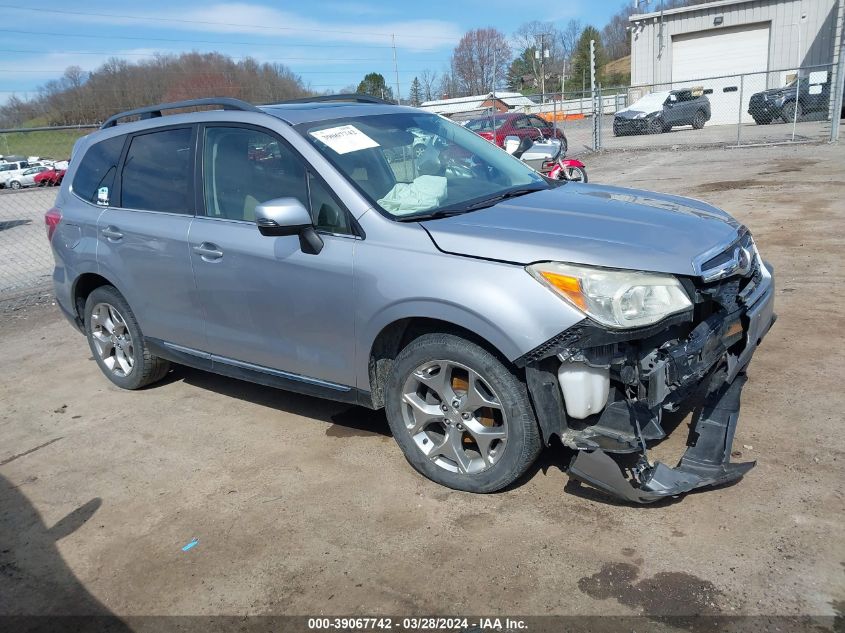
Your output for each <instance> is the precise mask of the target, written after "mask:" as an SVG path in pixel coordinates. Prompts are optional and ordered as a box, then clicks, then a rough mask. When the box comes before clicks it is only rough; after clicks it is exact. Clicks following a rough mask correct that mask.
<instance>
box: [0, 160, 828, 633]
mask: <svg viewBox="0 0 845 633" xmlns="http://www.w3.org/2000/svg"><path fill="white" fill-rule="evenodd" d="M587 163H588V169H589V171H590V177H591V181H594V182H599V183H614V184H625V185H630V186H634V187H642V188H650V189H656V190H661V191H667V192H672V193H679V194H684V195H691V196H693V197H697V198H702V199H705V200H707V201H709V202H712V203H715V204H717V205H719V206H722V207H724V208H726V209H728V210H730V211H732V212H733V213H734V214H735V215H736V216H737V217H738V218H739V219H740V220H741V221H743V222H745V223H747V224H748V225H749V226H750V227H751V228H752V230H753V231H754V233H755V236H756V239H757V242H758V244H759V246H760V249H761V251H762V252H763V254H764V256H765V257H766V258H767V259H769V260H771V262H772V263H773V264H774V266H775V271H776V279H777V288H778V290H777V295H778V296H777V304H776V310H777V312H778V313H779V316H780V319H779V320H778V322H777V324H776V326H775V327H774V329H773V330H772V332H771V333H770V334H769V336H768V338H767V339H766V341H765V342H764V343H763V345H762V347H761V348H760V349H759V350H758V352H757V354H756V356H755V360H754V362H753V363H752V364H751V367H750V370H749V376H750V380H749V383H748V385H747V386H746V388H745V391H744V400H743V409H742V415H741V419H740V424H739V428H738V431H737V435H736V441H735V443H734V448H735V450H738V451H740V452H741V453H742V459H743V460H745V459H756V460H758V466H757V468H755V469H754V470H752V471H751V473H750V474H749V475H748V476H747V477H746V478H745V479H744V480H743V481H741V482H739V483H738V484H736V485H734V486H730V487H726V488H721V489H717V490H709V491H706V492H701V493H697V494H690V495H688V496H686V497H684V498H682V499H680V500H677V501H668V502H665V503H661V504H659V505H655V506H650V507H631V506H627V505H619V504H616V503H614V502H613V501H611V500H609V499H608V498H606V497H604V496H602V495H601V494H599V493H594V492H592V491H590V490H589V489H587V488H585V487H579V486H576V485H572V484H569V485H568V484H567V481H568V478H567V477H566V475H565V474H564V473H563V472H562V470H561V464H562V462H563V460H564V459H565V457H566V453H565V451H563V450H562V449H550V450H547V451H546V452H545V453H544V454H543V456H542V458H541V461H540V462H539V463H538V465H537V467H536V468H534V469H533V470H532V471H531V472H530V473H529V476H527V477H526V478H525V479H524V480H522V481H521V482H519V484H518V485H517V486H515V487H513V488H512V489H510V490H508V491H506V492H503V493H499V494H493V495H487V496H481V495H477V496H474V495H470V494H465V493H460V492H454V491H450V490H447V489H445V488H442V487H440V486H437V485H436V484H433V483H430V482H428V481H427V480H424V479H422V478H421V477H420V476H418V475H417V474H416V473H414V472H413V471H412V470H411V468H410V467H409V466H407V465H406V463H405V460H404V459H403V457H402V455H401V453H400V452H399V450H398V448H397V447H396V446H395V445H394V442H393V440H392V439H391V437H390V436H389V431H388V429H387V424H386V422H385V420H384V417H383V414H382V413H374V412H370V411H366V410H363V409H359V408H349V407H345V406H343V405H336V404H333V403H328V402H323V401H319V400H315V399H312V398H307V397H303V396H297V395H292V394H288V393H284V392H281V391H274V390H272V389H266V388H262V387H258V386H254V385H250V384H246V383H241V382H237V381H234V380H230V379H226V378H222V377H217V376H214V375H210V374H206V373H203V372H199V371H194V370H188V369H176V370H175V371H174V372H172V375H171V376H170V378H169V379H168V380H166V381H165V382H164V383H163V384H161V385H160V386H157V387H154V388H151V389H148V390H144V391H140V392H133V393H129V392H121V391H120V390H118V389H117V388H115V387H113V386H112V385H111V383H109V382H107V381H106V379H105V378H104V377H102V376H101V375H100V373H99V370H98V369H97V366H96V365H95V363H94V362H93V360H92V359H91V357H90V353H89V350H88V347H87V345H86V343H85V340H84V339H83V338H82V336H80V335H78V334H76V333H75V332H74V331H72V329H71V327H70V326H69V325H68V324H67V323H66V322H65V321H64V320H63V319H62V318H61V317H60V316H59V315H58V313H57V311H56V308H55V307H51V306H49V305H47V306H41V307H33V308H29V309H26V310H19V311H15V312H13V313H11V314H8V315H5V316H3V317H2V320H0V359H2V361H0V402H2V405H1V406H0V508H1V509H2V510H0V614H9V613H18V614H35V613H69V612H73V613H108V612H112V613H116V614H119V615H121V616H127V615H144V614H162V615H163V614H228V615H245V614H299V615H307V614H311V615H313V614H319V613H331V614H362V615H364V614H394V615H397V614H398V615H422V614H431V613H442V614H451V613H469V614H489V613H490V612H491V611H495V613H497V614H508V613H511V614H523V615H528V614H532V615H533V614H574V615H578V614H618V615H646V616H648V617H649V618H658V617H659V616H663V615H672V614H674V615H684V614H705V615H735V614H747V615H757V614H767V615H773V614H778V615H819V616H834V615H838V617H839V619H838V620H837V622H838V624H835V625H834V624H833V620H832V618H831V619H830V620H827V621H826V622H828V626H830V627H831V628H828V626H822V627H821V628H819V629H818V630H822V631H824V630H833V629H832V627H833V626H836V627H837V629H836V630H842V629H840V628H838V627H840V626H841V625H842V618H843V617H845V524H843V520H842V518H843V516H845V512H843V510H845V496H844V495H845V491H843V482H845V468H844V467H845V439H843V437H844V435H843V413H842V412H843V410H845V396H843V389H842V385H841V378H842V376H843V375H845V358H843V354H842V351H841V342H842V332H843V330H845V317H844V316H843V299H842V297H843V290H842V288H843V284H845V275H844V274H843V258H842V252H843V246H845V205H843V204H842V200H843V198H845V145H839V146H827V145H815V146H793V147H773V148H754V149H734V150H727V149H707V150H698V151H695V150H684V151H674V152H673V151H662V152H615V153H604V154H599V155H592V156H588V157H587ZM13 230H14V229H13ZM42 230H43V229H41V228H40V227H39V231H42ZM0 235H2V234H1V233H0ZM40 239H43V235H42V236H40ZM6 256H7V255H6V254H5V253H4V257H6ZM837 393H838V394H839V395H836V394H837ZM685 437H686V425H685V424H681V426H680V427H679V429H678V431H676V432H675V433H674V434H673V435H672V436H671V437H670V438H669V439H668V440H667V441H666V442H665V443H664V444H662V445H661V446H660V447H659V448H658V450H657V451H656V454H657V456H658V457H663V458H664V459H666V460H667V461H672V460H673V459H677V457H678V456H679V455H680V454H681V452H682V450H683V441H684V439H685ZM193 538H198V539H199V544H198V545H197V546H196V547H194V548H193V549H191V550H190V551H189V552H183V551H182V550H181V548H182V546H183V545H185V544H186V543H188V542H189V541H191V539H193ZM691 626H692V628H691V629H690V630H695V631H710V630H714V631H715V630H724V629H725V628H730V626H727V625H726V626H719V627H717V628H708V627H707V626H705V625H698V624H693V625H691ZM737 626H739V625H737ZM637 630H654V629H653V628H652V625H651V624H646V625H645V626H643V627H642V628H641V629H637ZM793 630H794V629H793Z"/></svg>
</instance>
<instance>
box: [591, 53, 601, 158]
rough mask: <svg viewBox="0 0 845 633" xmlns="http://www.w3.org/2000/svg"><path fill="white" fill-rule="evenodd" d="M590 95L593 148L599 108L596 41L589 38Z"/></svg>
mask: <svg viewBox="0 0 845 633" xmlns="http://www.w3.org/2000/svg"><path fill="white" fill-rule="evenodd" d="M590 96H591V97H592V102H593V108H592V109H593V149H594V150H597V149H598V148H599V111H598V110H599V109H598V108H597V107H596V105H597V104H596V98H597V97H596V41H595V40H590Z"/></svg>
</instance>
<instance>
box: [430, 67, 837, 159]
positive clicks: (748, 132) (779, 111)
mask: <svg viewBox="0 0 845 633" xmlns="http://www.w3.org/2000/svg"><path fill="white" fill-rule="evenodd" d="M835 86H836V65H835V64H826V65H819V66H806V67H802V68H798V69H795V68H791V69H789V68H787V69H781V70H771V71H767V72H759V73H747V74H742V75H727V76H718V77H704V78H701V79H694V80H687V81H677V82H670V83H664V84H652V85H642V86H614V87H609V88H608V87H602V86H598V87H597V88H596V90H595V92H593V91H590V90H575V91H570V90H565V91H564V92H562V93H561V92H557V93H546V94H543V95H528V97H527V98H514V97H510V96H496V95H490V98H488V99H487V100H479V99H478V98H476V99H475V100H472V99H467V100H465V103H466V107H465V108H461V107H460V106H461V100H455V103H456V105H452V106H451V107H450V109H451V111H450V112H448V114H447V116H449V117H450V118H452V119H454V120H456V121H458V122H462V123H465V124H469V123H468V122H470V121H473V120H478V119H481V118H484V117H488V118H490V117H492V116H493V114H495V113H497V112H498V113H503V112H505V111H506V112H509V113H515V114H525V115H537V116H539V117H541V118H542V119H545V120H546V121H547V122H549V123H551V124H553V125H554V126H555V127H556V128H557V129H559V130H561V131H563V132H564V133H565V134H566V137H567V140H568V142H569V152H570V154H572V153H577V152H581V151H585V150H598V149H609V150H625V149H647V148H660V147H672V146H688V147H695V146H700V145H724V146H739V145H756V144H764V145H765V144H777V143H792V142H819V141H828V140H833V139H834V138H835V136H834V135H833V131H834V129H835V128H838V126H839V124H840V119H841V111H840V108H838V107H837V106H836V104H835V102H836V89H835ZM480 105H484V106H486V107H480ZM441 107H442V106H441ZM505 108H507V109H506V110H505ZM435 111H436V110H435ZM499 120H501V117H499ZM491 121H492V119H491ZM501 124H503V123H501ZM471 127H472V126H471Z"/></svg>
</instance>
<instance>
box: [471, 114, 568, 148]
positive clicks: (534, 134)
mask: <svg viewBox="0 0 845 633" xmlns="http://www.w3.org/2000/svg"><path fill="white" fill-rule="evenodd" d="M465 127H466V128H467V129H468V130H472V131H473V132H475V133H476V134H478V135H479V136H483V137H484V138H486V139H487V140H488V141H491V142H495V143H496V145H498V146H499V147H504V145H505V137H506V136H518V137H519V138H522V137H523V136H530V137H531V138H533V139H536V138H540V136H541V135H542V136H544V137H545V138H557V139H560V142H561V144H562V146H563V151H564V152H566V136H564V134H563V132H561V131H560V130H558V129H557V128H556V127H554V126H552V124H551V123H549V122H548V121H546V120H545V119H542V118H540V117H539V116H537V115H536V114H521V113H517V112H499V113H497V114H494V115H492V116H484V117H479V118H477V119H472V120H471V121H468V122H467V124H466V126H465Z"/></svg>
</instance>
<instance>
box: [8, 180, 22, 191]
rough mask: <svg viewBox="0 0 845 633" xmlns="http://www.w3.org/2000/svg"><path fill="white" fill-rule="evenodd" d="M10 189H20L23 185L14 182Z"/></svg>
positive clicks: (11, 183) (10, 184)
mask: <svg viewBox="0 0 845 633" xmlns="http://www.w3.org/2000/svg"><path fill="white" fill-rule="evenodd" d="M9 187H11V188H12V189H20V188H21V183H19V182H18V181H17V180H13V181H12V182H10V183H9Z"/></svg>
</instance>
